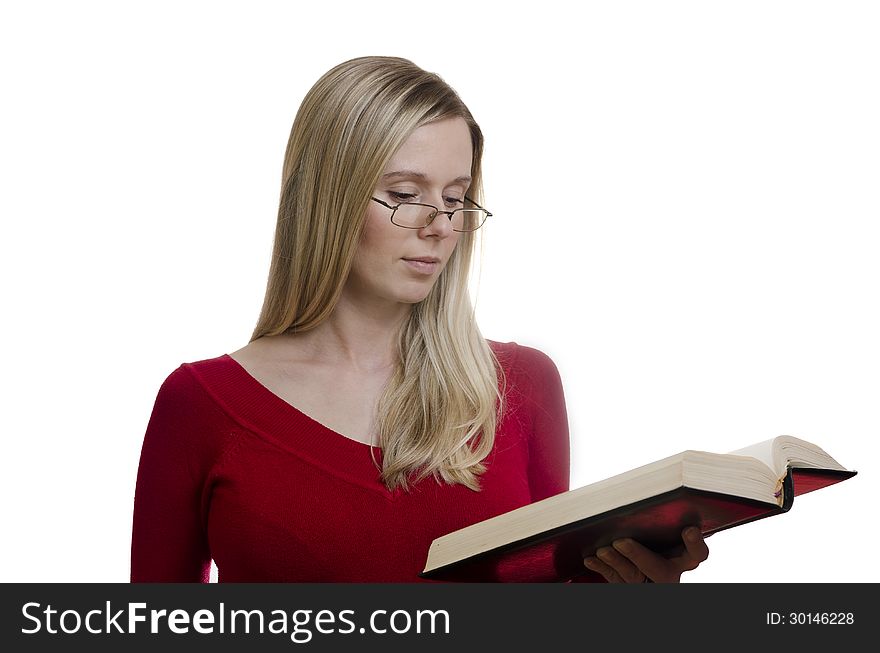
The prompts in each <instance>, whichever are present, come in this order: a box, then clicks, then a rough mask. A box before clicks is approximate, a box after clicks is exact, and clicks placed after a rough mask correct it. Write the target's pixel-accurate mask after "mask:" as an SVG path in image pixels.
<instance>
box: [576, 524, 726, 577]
mask: <svg viewBox="0 0 880 653" xmlns="http://www.w3.org/2000/svg"><path fill="white" fill-rule="evenodd" d="M681 536H682V540H683V541H684V551H683V552H682V553H681V554H680V555H677V556H674V557H671V558H665V557H663V556H661V555H660V554H658V553H654V552H653V551H651V550H650V549H648V548H646V547H644V546H642V545H641V544H639V543H638V542H636V541H635V540H632V539H630V538H623V539H619V540H614V541H613V542H612V543H611V546H603V547H601V548H599V549H598V550H597V551H596V556H588V557H586V558H584V566H585V567H587V569H590V570H592V571H595V572H597V573H599V574H601V575H602V576H604V577H605V580H607V581H608V582H609V583H678V582H680V581H681V575H682V573H684V572H685V571H690V570H691V569H696V568H697V566H699V564H700V563H701V562H703V561H704V560H705V559H706V558H708V557H709V547H707V546H706V542H705V541H704V540H703V534H702V533H701V532H700V529H699V528H697V527H696V526H689V527H687V528H685V529H684V530H683V531H682V532H681Z"/></svg>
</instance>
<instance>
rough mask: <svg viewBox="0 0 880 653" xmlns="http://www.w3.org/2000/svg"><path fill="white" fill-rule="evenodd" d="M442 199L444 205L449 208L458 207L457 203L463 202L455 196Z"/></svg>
mask: <svg viewBox="0 0 880 653" xmlns="http://www.w3.org/2000/svg"><path fill="white" fill-rule="evenodd" d="M443 201H444V202H446V206H448V207H449V208H458V205H459V204H463V202H462V201H461V200H460V199H458V198H457V197H444V198H443Z"/></svg>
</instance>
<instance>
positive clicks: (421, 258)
mask: <svg viewBox="0 0 880 653" xmlns="http://www.w3.org/2000/svg"><path fill="white" fill-rule="evenodd" d="M403 260H404V261H421V262H422V263H439V262H440V259H439V258H437V257H436V256H419V257H418V258H404V259H403Z"/></svg>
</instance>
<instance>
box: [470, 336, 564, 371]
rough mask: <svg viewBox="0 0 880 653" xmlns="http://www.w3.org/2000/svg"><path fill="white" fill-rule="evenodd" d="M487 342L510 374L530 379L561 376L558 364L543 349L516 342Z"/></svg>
mask: <svg viewBox="0 0 880 653" xmlns="http://www.w3.org/2000/svg"><path fill="white" fill-rule="evenodd" d="M487 342H488V343H489V347H490V348H491V349H492V351H493V352H494V353H495V355H496V357H497V358H498V360H499V363H501V365H502V366H503V367H505V370H506V371H507V372H509V373H512V374H514V375H516V376H524V377H526V378H529V379H536V378H537V379H540V378H545V377H546V376H547V375H558V374H559V370H558V368H557V366H556V363H555V362H554V361H553V359H552V358H551V357H550V356H549V355H548V354H547V353H546V352H545V351H543V350H542V349H539V348H537V347H531V346H529V345H522V344H519V343H518V342H515V341H510V342H497V341H494V340H488V339H487Z"/></svg>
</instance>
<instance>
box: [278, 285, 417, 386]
mask: <svg viewBox="0 0 880 653" xmlns="http://www.w3.org/2000/svg"><path fill="white" fill-rule="evenodd" d="M411 310H412V305H410V304H401V303H397V304H395V305H393V306H390V305H386V306H384V307H379V306H361V305H357V304H355V303H353V302H351V301H349V300H347V299H346V298H345V297H344V296H343V297H342V298H340V301H339V303H338V304H337V305H336V308H335V309H334V310H333V313H332V314H331V315H330V317H329V318H327V319H326V320H325V321H324V322H322V323H321V324H320V325H319V326H318V327H316V328H314V329H312V330H310V331H307V332H304V333H300V334H296V335H295V336H292V337H296V338H297V339H298V340H300V341H301V344H302V345H303V347H304V348H305V349H306V350H307V351H308V353H309V357H310V358H313V359H315V360H321V361H323V362H326V363H328V364H330V365H334V366H337V367H339V368H340V369H347V370H350V371H353V372H357V373H372V372H385V371H388V370H389V369H390V368H392V367H393V366H394V365H396V364H397V338H398V334H399V332H400V329H401V328H402V326H403V324H404V323H405V321H406V319H407V318H408V317H409V314H410V311H411Z"/></svg>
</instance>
